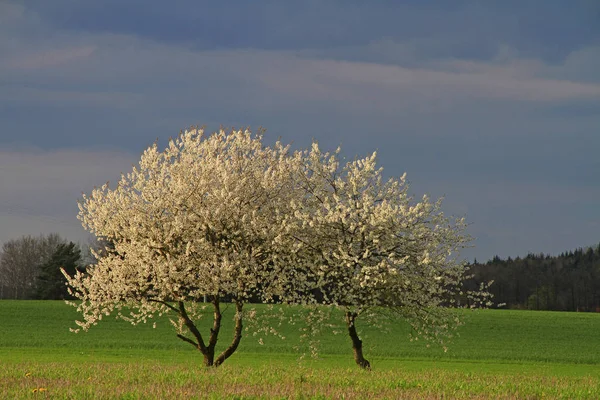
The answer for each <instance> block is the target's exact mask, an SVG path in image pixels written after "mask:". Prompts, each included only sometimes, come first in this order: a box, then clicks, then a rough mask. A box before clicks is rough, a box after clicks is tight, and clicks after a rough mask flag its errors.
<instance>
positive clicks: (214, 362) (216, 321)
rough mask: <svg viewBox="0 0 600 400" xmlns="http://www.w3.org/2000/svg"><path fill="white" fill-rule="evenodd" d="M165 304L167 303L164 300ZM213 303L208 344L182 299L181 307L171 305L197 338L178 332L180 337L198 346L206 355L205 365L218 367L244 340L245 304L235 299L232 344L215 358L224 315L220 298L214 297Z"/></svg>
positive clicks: (179, 304)
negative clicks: (243, 316)
mask: <svg viewBox="0 0 600 400" xmlns="http://www.w3.org/2000/svg"><path fill="white" fill-rule="evenodd" d="M163 304H165V303H164V302H163ZM212 304H213V307H214V313H213V326H212V328H211V329H210V336H209V338H208V344H205V342H204V340H203V338H202V335H201V334H200V332H199V331H198V328H197V327H196V325H194V322H193V321H192V320H191V319H190V317H189V315H188V313H187V311H186V309H185V305H184V303H183V302H182V301H180V302H179V303H178V306H179V308H175V307H171V308H172V309H173V310H175V311H177V312H178V313H179V316H180V318H182V319H183V322H184V323H185V326H186V327H187V328H188V330H189V331H190V332H191V333H192V334H193V335H194V338H195V339H196V340H193V339H190V338H188V337H186V336H184V335H181V334H178V335H177V337H179V338H180V339H181V340H183V341H184V342H187V343H190V344H191V345H192V346H194V347H195V348H197V349H198V350H199V351H200V352H201V353H202V355H203V356H204V366H205V367H218V366H219V365H221V364H223V362H224V361H225V360H227V359H228V358H229V357H230V356H231V355H232V354H233V353H234V352H235V351H236V350H237V348H238V346H239V344H240V341H241V340H242V328H243V325H242V308H243V306H244V304H243V303H242V302H241V301H237V300H236V301H235V310H236V312H235V328H234V333H233V340H232V341H231V344H230V345H229V346H228V347H227V348H226V349H225V350H224V351H223V352H222V353H221V354H219V356H218V357H217V358H216V359H215V348H216V346H217V341H218V339H219V332H220V330H221V319H222V317H223V315H222V314H221V306H220V303H219V298H218V297H214V298H213V299H212Z"/></svg>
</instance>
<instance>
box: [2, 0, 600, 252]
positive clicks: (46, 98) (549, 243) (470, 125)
mask: <svg viewBox="0 0 600 400" xmlns="http://www.w3.org/2000/svg"><path fill="white" fill-rule="evenodd" d="M365 4H366V3H364V2H347V1H344V2H317V1H314V2H303V3H300V2H298V3H289V2H286V3H283V2H259V3H256V2H241V1H240V2H233V3H231V2H227V3H225V2H221V3H215V4H210V3H204V4H200V3H197V2H190V1H188V2H186V1H174V2H159V1H143V2H141V1H130V2H121V1H112V0H111V1H104V2H92V1H79V0H77V1H76V0H54V1H52V2H47V1H41V0H40V1H32V2H28V3H27V4H26V6H25V5H23V3H20V2H12V3H7V2H5V3H2V4H0V150H1V151H0V157H2V159H0V166H1V168H2V169H0V186H1V188H2V191H1V192H0V218H1V220H0V226H2V228H0V229H1V232H0V241H2V240H7V239H9V238H10V237H13V236H15V235H16V234H17V233H19V234H21V233H23V232H26V233H31V234H37V233H38V232H35V230H36V229H40V230H44V231H46V230H48V229H50V228H51V227H52V226H55V227H56V226H57V227H59V228H57V229H59V230H60V231H63V232H67V233H68V234H69V235H79V233H74V232H79V231H78V230H77V229H79V228H76V225H77V222H76V221H75V220H74V216H75V214H76V207H75V206H74V204H75V200H76V199H77V197H78V196H79V194H80V192H82V191H84V192H89V191H90V190H91V188H92V187H93V186H94V185H99V184H102V183H103V182H104V181H106V180H111V181H114V179H116V178H117V177H118V172H117V168H116V166H119V167H118V170H121V169H123V168H125V169H127V166H128V165H130V164H131V163H134V162H135V161H136V159H137V157H138V154H140V152H141V151H142V150H143V148H145V147H146V146H148V145H149V144H151V143H152V142H153V141H154V140H155V139H156V138H157V137H158V138H160V139H159V143H162V144H164V143H165V142H166V139H167V138H168V137H169V136H173V135H176V134H177V132H178V131H179V130H180V129H182V128H184V127H186V126H189V125H190V124H197V123H199V124H206V125H208V128H209V130H211V129H216V128H218V126H219V125H220V124H224V125H226V126H236V127H240V126H247V125H251V126H253V127H257V126H259V125H263V126H265V127H267V128H268V131H267V139H268V140H274V138H277V137H278V136H281V137H282V140H284V141H286V142H294V143H295V145H296V146H305V145H307V144H309V143H310V141H311V140H312V139H313V138H314V139H318V140H319V141H320V142H321V144H322V145H323V146H325V147H327V148H333V147H336V146H337V145H338V144H340V143H341V144H342V148H343V154H345V155H346V156H347V157H348V158H353V157H354V156H355V155H356V154H358V155H366V154H367V153H370V152H372V151H374V150H377V151H378V154H379V157H380V160H381V163H382V165H384V167H385V170H386V173H387V174H389V175H400V174H402V172H404V171H407V172H408V176H409V180H410V181H412V182H413V189H414V192H415V193H416V194H417V195H418V194H421V193H423V192H428V193H431V194H433V195H434V196H441V195H446V198H447V201H446V204H447V207H448V211H449V212H451V213H455V214H459V215H462V214H466V215H467V218H468V220H469V221H471V222H472V227H471V229H472V233H473V235H474V236H477V237H478V241H477V242H476V245H477V247H476V249H474V250H473V251H472V252H471V253H469V255H477V257H478V258H486V257H491V256H492V255H493V254H500V255H517V254H523V253H526V252H528V251H533V252H540V251H543V252H560V251H563V250H567V249H569V248H572V247H576V246H582V245H587V244H593V243H595V242H597V241H598V240H599V239H598V237H597V231H598V221H599V220H600V215H598V211H597V210H598V208H597V207H594V204H598V202H599V201H600V194H599V193H598V190H597V188H598V178H597V176H598V172H600V164H599V162H598V160H599V159H598V157H597V149H598V148H600V135H598V134H597V130H598V129H597V127H598V126H600V73H599V72H598V71H600V31H599V29H600V23H598V15H599V14H598V7H597V3H596V2H594V1H588V2H586V1H563V2H559V1H548V2H544V7H540V2H533V1H530V2H527V1H519V2H516V1H503V2H486V3H482V2H475V1H471V2H467V1H461V2H440V3H439V4H438V6H436V7H432V6H431V5H430V2H417V1H407V2H391V1H390V2H376V3H369V4H368V5H365ZM32 148H33V149H37V150H32ZM40 149H43V150H40ZM49 171H52V174H53V175H52V176H48V173H49ZM63 175H64V179H62V178H57V177H59V176H63ZM53 177H54V178H53ZM66 182H70V183H66ZM65 185H66V186H65ZM65 204H69V206H64V205H65ZM73 207H75V209H73ZM69 215H71V217H69ZM36 221H37V222H36ZM44 221H45V222H44ZM52 221H55V223H54V224H53V223H52ZM65 221H68V222H65ZM36 223H37V225H36ZM30 231H31V232H30ZM67 233H65V234H67Z"/></svg>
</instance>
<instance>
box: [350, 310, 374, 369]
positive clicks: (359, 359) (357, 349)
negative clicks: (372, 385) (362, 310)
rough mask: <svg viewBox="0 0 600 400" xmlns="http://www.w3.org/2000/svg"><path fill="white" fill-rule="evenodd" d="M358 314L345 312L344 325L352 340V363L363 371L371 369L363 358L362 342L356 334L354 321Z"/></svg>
mask: <svg viewBox="0 0 600 400" xmlns="http://www.w3.org/2000/svg"><path fill="white" fill-rule="evenodd" d="M357 316H358V314H356V313H354V312H350V311H346V325H347V326H348V334H349V335H350V339H352V351H353V352H354V361H356V364H358V366H359V367H361V368H363V369H368V370H370V369H371V363H369V361H368V360H367V359H366V358H365V357H364V356H363V352H362V340H360V338H359V337H358V333H357V332H356V325H355V323H354V322H355V320H356V317H357Z"/></svg>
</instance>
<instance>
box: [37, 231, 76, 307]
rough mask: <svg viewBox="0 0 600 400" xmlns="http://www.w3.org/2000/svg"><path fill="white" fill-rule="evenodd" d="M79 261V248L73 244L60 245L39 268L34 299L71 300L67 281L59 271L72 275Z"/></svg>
mask: <svg viewBox="0 0 600 400" xmlns="http://www.w3.org/2000/svg"><path fill="white" fill-rule="evenodd" d="M80 259H81V250H80V249H79V246H77V245H76V244H75V243H73V242H69V243H68V244H67V243H63V244H60V245H59V246H58V247H57V249H56V251H55V252H54V254H52V256H51V257H50V259H49V260H48V261H46V262H45V263H44V264H42V265H41V266H40V275H39V276H38V285H37V293H36V298H38V299H41V300H60V299H63V300H64V299H70V298H72V297H71V296H70V295H69V292H68V291H67V286H66V282H67V280H66V278H65V277H64V275H63V274H62V272H61V271H60V269H61V268H63V269H64V270H65V271H66V272H67V273H69V274H70V275H73V274H75V272H76V271H77V269H78V265H79V261H80Z"/></svg>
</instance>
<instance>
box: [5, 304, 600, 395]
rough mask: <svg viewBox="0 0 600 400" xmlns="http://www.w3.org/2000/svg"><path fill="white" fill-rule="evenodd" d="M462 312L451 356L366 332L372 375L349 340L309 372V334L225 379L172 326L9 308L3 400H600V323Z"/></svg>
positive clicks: (271, 344)
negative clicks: (304, 354) (79, 328)
mask: <svg viewBox="0 0 600 400" xmlns="http://www.w3.org/2000/svg"><path fill="white" fill-rule="evenodd" d="M460 312H464V313H465V316H464V319H465V322H466V323H465V325H464V326H462V327H461V328H460V329H459V334H460V336H458V337H456V338H455V339H454V340H453V341H452V343H451V344H450V346H449V351H448V352H447V353H444V352H443V351H442V349H440V348H439V347H436V346H432V347H430V348H427V347H426V344H425V343H423V342H422V341H417V342H410V341H409V335H408V334H409V328H408V326H407V325H406V324H404V323H402V322H401V321H399V322H398V323H397V324H394V325H393V329H392V332H390V333H382V332H380V331H379V330H378V329H367V328H366V327H361V326H360V325H359V328H363V329H362V330H363V333H362V335H361V336H362V338H363V340H364V345H365V356H366V357H367V358H368V359H369V360H370V361H371V364H372V365H373V370H372V371H370V372H368V371H361V370H360V369H359V368H358V367H356V366H355V364H354V361H353V359H352V351H351V346H350V340H349V339H348V337H347V336H346V335H344V334H340V335H331V334H327V335H324V336H323V337H322V338H321V345H320V359H319V360H316V361H313V360H303V361H300V360H299V353H298V350H297V349H295V348H294V345H295V344H297V342H298V341H297V337H298V333H297V327H283V328H282V329H283V330H284V334H285V336H286V340H281V339H279V338H276V337H267V338H266V339H265V344H264V345H260V344H259V343H258V341H257V339H256V338H255V337H252V336H247V337H244V339H243V340H242V343H241V345H240V348H239V349H238V352H237V353H235V354H234V355H233V356H232V357H231V358H230V359H229V360H227V362H226V363H225V364H224V365H223V366H222V367H220V368H219V369H216V370H215V369H205V368H203V367H202V356H201V354H200V353H199V352H198V351H196V350H195V349H193V348H192V346H190V345H189V344H186V343H183V342H182V341H181V340H179V339H177V338H176V337H175V334H174V331H173V329H172V327H171V326H170V324H169V323H168V322H167V321H166V320H160V321H159V323H158V324H157V328H156V329H153V328H152V325H151V324H148V325H140V326H135V327H134V326H131V325H129V324H127V323H125V322H123V321H115V320H114V319H113V318H108V319H107V320H105V321H102V322H100V324H99V325H98V326H96V327H93V328H92V329H91V330H90V331H89V332H87V333H78V334H74V333H71V332H69V330H68V328H69V327H74V323H73V321H74V320H75V319H76V318H77V314H76V313H75V310H74V309H73V308H71V307H69V306H66V305H65V304H64V303H63V302H53V301H7V300H5V301H0V398H1V399H13V398H14V399H19V398H53V399H55V398H56V399H61V398H66V399H80V398H104V399H112V398H123V399H138V398H415V399H417V398H535V399H537V398H565V399H567V398H568V399H572V398H590V399H597V398H600V315H596V314H583V313H557V312H529V311H508V310H483V311H476V312H470V311H460ZM231 313H232V310H228V311H227V313H226V319H227V320H229V317H230V316H231ZM228 328H229V325H226V326H225V327H224V329H223V330H222V332H221V337H220V343H222V344H223V345H225V344H227V343H228V342H229V340H230V335H229V333H230V330H229V329H228Z"/></svg>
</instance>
